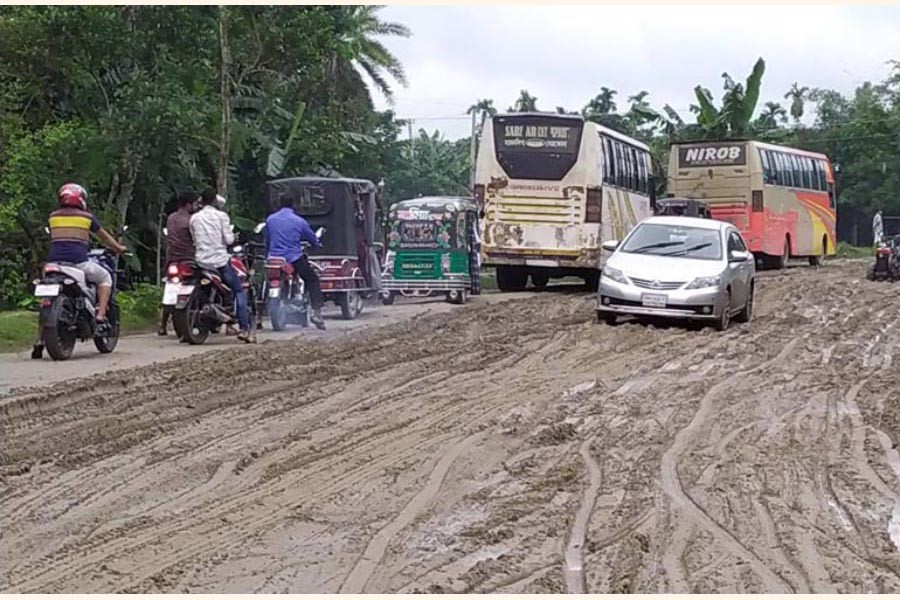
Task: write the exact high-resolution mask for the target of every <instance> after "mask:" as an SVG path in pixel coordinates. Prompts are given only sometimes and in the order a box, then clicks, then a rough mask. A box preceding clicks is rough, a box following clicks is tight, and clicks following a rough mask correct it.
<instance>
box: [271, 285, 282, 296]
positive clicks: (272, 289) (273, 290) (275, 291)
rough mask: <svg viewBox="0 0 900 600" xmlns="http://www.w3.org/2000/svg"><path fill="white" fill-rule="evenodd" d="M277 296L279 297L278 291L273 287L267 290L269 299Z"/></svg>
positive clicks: (279, 291) (279, 292)
mask: <svg viewBox="0 0 900 600" xmlns="http://www.w3.org/2000/svg"><path fill="white" fill-rule="evenodd" d="M279 295H281V290H280V289H278V288H275V287H273V288H269V298H277V297H278V296H279Z"/></svg>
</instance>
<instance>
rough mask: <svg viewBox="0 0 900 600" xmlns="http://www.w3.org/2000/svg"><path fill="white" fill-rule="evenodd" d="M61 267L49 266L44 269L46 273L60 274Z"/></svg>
mask: <svg viewBox="0 0 900 600" xmlns="http://www.w3.org/2000/svg"><path fill="white" fill-rule="evenodd" d="M58 272H59V267H57V266H56V265H47V266H45V267H44V273H58Z"/></svg>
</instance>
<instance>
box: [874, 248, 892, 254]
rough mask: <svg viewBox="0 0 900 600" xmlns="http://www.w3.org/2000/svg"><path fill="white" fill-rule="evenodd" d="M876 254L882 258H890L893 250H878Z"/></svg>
mask: <svg viewBox="0 0 900 600" xmlns="http://www.w3.org/2000/svg"><path fill="white" fill-rule="evenodd" d="M875 253H876V254H878V255H880V256H890V255H891V249H890V248H879V249H878V250H876V251H875Z"/></svg>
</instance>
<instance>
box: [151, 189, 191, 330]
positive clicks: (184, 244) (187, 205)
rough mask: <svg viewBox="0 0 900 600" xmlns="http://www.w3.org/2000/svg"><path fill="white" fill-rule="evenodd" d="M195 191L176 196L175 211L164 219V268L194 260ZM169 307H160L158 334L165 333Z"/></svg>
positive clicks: (169, 312) (170, 310) (169, 313)
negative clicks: (192, 228)
mask: <svg viewBox="0 0 900 600" xmlns="http://www.w3.org/2000/svg"><path fill="white" fill-rule="evenodd" d="M198 199H199V198H198V196H197V193H196V192H193V191H184V192H182V193H181V195H179V196H178V202H177V205H176V209H175V212H173V213H172V214H170V215H169V218H168V219H166V270H168V268H169V265H170V264H172V263H179V262H194V254H195V251H194V239H193V238H192V237H191V214H192V213H193V212H194V206H195V204H196V202H197V200H198ZM171 312H172V309H171V307H167V306H163V307H162V321H161V322H160V324H159V332H158V333H159V335H161V336H164V335H166V333H167V331H166V329H167V325H168V323H169V316H170V315H171Z"/></svg>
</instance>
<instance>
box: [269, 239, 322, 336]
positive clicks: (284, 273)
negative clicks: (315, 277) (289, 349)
mask: <svg viewBox="0 0 900 600" xmlns="http://www.w3.org/2000/svg"><path fill="white" fill-rule="evenodd" d="M264 228H265V224H264V223H260V224H259V225H257V227H256V229H255V232H256V233H259V232H261V231H262V230H263V229H264ZM324 233H325V229H324V228H323V227H320V228H319V229H317V230H316V237H317V238H318V239H319V240H321V239H322V235H323V234H324ZM302 246H303V248H304V250H305V249H306V248H307V247H308V246H309V244H307V243H305V242H303V243H302ZM266 312H267V313H268V315H269V320H270V321H271V322H272V329H274V330H275V331H283V330H284V328H285V327H286V326H287V325H288V324H289V323H296V324H298V325H300V326H301V327H308V326H309V293H308V292H307V291H306V286H304V285H303V280H302V279H300V278H299V277H298V276H297V274H296V273H294V266H293V265H292V264H291V263H289V262H287V261H286V260H285V259H284V258H280V257H274V256H270V257H267V258H266Z"/></svg>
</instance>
